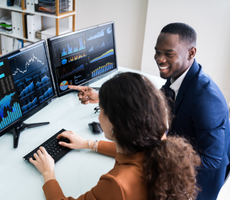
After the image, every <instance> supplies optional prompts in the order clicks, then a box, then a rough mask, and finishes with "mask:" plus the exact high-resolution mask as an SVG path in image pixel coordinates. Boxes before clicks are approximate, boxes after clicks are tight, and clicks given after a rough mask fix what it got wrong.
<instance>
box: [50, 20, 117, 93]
mask: <svg viewBox="0 0 230 200" xmlns="http://www.w3.org/2000/svg"><path fill="white" fill-rule="evenodd" d="M106 25H111V26H112V28H113V46H114V58H115V68H114V69H112V70H110V71H108V72H106V73H105V74H101V75H100V76H98V77H95V78H91V79H90V80H88V81H86V82H84V83H82V84H79V86H89V84H92V83H94V82H96V81H98V80H100V79H102V78H104V77H106V76H108V75H110V74H112V73H114V72H116V71H117V70H118V65H117V53H116V40H115V38H116V37H115V26H114V22H113V21H110V22H106V23H102V24H98V25H94V26H90V27H87V28H84V29H80V30H77V31H74V32H70V33H65V34H61V35H58V36H54V37H50V38H48V39H47V43H48V50H49V55H50V62H51V67H52V73H53V76H54V82H55V86H56V88H58V87H59V85H58V80H57V75H56V70H55V69H56V68H55V66H54V65H53V60H52V48H51V42H53V41H55V40H59V39H61V38H65V37H69V36H72V35H74V34H79V33H82V32H84V31H88V30H92V29H94V28H100V27H102V26H106ZM71 92H76V91H75V90H71V89H68V90H66V91H64V92H62V93H60V92H59V90H58V89H56V93H57V96H58V97H61V96H63V95H66V94H68V93H71Z"/></svg>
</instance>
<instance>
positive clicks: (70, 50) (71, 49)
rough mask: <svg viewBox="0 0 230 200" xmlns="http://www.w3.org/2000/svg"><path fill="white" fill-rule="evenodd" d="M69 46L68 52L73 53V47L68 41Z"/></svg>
mask: <svg viewBox="0 0 230 200" xmlns="http://www.w3.org/2000/svg"><path fill="white" fill-rule="evenodd" d="M67 47H68V54H71V53H73V48H72V47H70V46H69V44H68V43H67Z"/></svg>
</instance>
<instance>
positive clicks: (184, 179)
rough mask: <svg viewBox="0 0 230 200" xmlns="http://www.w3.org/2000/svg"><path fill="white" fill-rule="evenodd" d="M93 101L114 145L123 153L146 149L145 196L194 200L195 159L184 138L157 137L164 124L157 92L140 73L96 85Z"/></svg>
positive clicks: (165, 119)
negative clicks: (107, 124)
mask: <svg viewBox="0 0 230 200" xmlns="http://www.w3.org/2000/svg"><path fill="white" fill-rule="evenodd" d="M99 100H100V103H99V105H100V107H101V108H102V109H103V110H104V114H105V115H106V116H108V118H109V120H110V122H111V123H112V124H113V129H114V137H115V138H116V141H117V142H118V144H119V145H120V147H122V148H123V149H125V151H126V152H127V153H128V154H133V153H136V152H146V153H145V164H144V174H145V177H144V182H145V183H146V185H147V187H148V191H149V199H150V200H153V199H157V200H158V199H159V200H163V199H167V200H170V199H177V200H180V199H190V198H191V199H194V198H195V196H196V191H197V188H196V170H195V167H196V166H198V165H199V163H200V158H199V156H197V155H196V153H195V151H194V150H193V148H192V146H191V145H190V144H189V143H188V142H187V141H186V140H185V139H182V138H179V137H169V138H168V139H167V140H161V138H162V136H163V135H164V133H166V131H167V128H168V125H169V124H170V118H169V116H168V113H167V103H166V101H165V98H164V96H163V94H162V93H161V91H160V90H158V89H156V88H155V87H154V85H153V84H152V83H151V81H150V80H149V79H148V78H146V77H145V76H142V75H140V74H137V73H131V72H126V73H120V74H117V75H115V76H114V77H113V78H112V79H110V80H108V81H107V82H105V83H104V84H103V85H102V87H101V89H100V91H99Z"/></svg>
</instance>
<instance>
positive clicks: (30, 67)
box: [9, 46, 48, 81]
mask: <svg viewBox="0 0 230 200" xmlns="http://www.w3.org/2000/svg"><path fill="white" fill-rule="evenodd" d="M9 65H10V68H11V71H12V75H13V79H14V81H16V80H18V79H21V78H23V77H28V75H29V74H31V73H33V72H35V71H36V70H39V69H41V68H43V70H47V66H48V65H47V57H46V55H45V51H44V48H43V46H38V47H36V48H31V49H29V50H27V51H22V52H20V53H19V54H16V55H14V56H12V57H10V59H9Z"/></svg>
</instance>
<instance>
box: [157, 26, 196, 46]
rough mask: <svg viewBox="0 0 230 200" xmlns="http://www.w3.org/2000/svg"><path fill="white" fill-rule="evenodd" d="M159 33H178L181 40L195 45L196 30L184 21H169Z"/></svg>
mask: <svg viewBox="0 0 230 200" xmlns="http://www.w3.org/2000/svg"><path fill="white" fill-rule="evenodd" d="M161 33H170V34H178V35H179V38H180V40H181V41H184V42H187V43H189V44H193V45H194V46H196V31H195V30H194V29H193V28H192V27H191V26H189V25H187V24H184V23H170V24H168V25H166V26H165V27H164V28H163V29H162V30H161Z"/></svg>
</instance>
